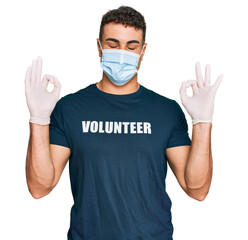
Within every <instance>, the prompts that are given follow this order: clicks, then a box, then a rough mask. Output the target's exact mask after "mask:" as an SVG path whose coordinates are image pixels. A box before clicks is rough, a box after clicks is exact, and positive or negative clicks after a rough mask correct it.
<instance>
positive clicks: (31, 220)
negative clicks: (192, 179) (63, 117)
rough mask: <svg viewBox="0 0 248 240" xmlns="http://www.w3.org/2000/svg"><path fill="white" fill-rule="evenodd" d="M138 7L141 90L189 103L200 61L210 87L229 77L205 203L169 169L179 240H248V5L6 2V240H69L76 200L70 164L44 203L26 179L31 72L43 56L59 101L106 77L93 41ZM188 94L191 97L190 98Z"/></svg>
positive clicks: (217, 118)
mask: <svg viewBox="0 0 248 240" xmlns="http://www.w3.org/2000/svg"><path fill="white" fill-rule="evenodd" d="M122 4H124V5H128V6H131V7H134V8H135V9H136V10H138V11H139V12H141V13H142V14H143V15H144V16H145V19H146V22H147V35H146V42H147V43H148V46H147V49H146V54H145V56H144V59H143V62H142V64H141V68H140V71H139V78H138V81H139V83H140V84H142V85H144V86H145V87H147V88H150V89H152V90H154V91H155V92H157V93H159V94H162V95H164V96H166V97H169V98H172V99H175V100H176V101H177V102H178V103H179V104H180V105H181V107H182V109H183V110H184V113H185V114H186V117H187V121H188V125H189V133H190V136H191V134H192V126H191V119H190V116H189V115H188V113H187V112H186V110H185V108H184V107H183V106H182V104H181V101H180V95H179V88H180V86H181V83H182V81H186V80H188V79H195V63H196V62H197V61H198V60H199V61H200V63H201V67H202V72H203V74H204V69H205V65H206V64H208V63H209V64H211V69H212V71H211V76H212V79H211V83H212V84H213V82H214V81H215V80H216V79H217V77H218V76H219V74H221V73H223V74H224V78H223V81H222V83H221V85H220V87H219V89H218V91H217V94H216V97H215V109H214V115H213V128H212V153H213V161H214V172H213V179H212V185H211V188H210V192H209V194H208V196H207V198H206V199H205V200H204V201H203V202H198V201H196V200H194V199H192V198H190V197H188V196H187V195H186V194H185V193H184V191H183V190H182V189H181V188H180V186H179V184H178V182H177V181H176V178H175V176H174V175H173V173H172V172H171V170H170V169H169V170H168V175H167V179H166V184H167V192H168V194H169V196H170V197H171V200H172V216H173V219H172V221H173V224H174V228H175V229H174V239H175V240H209V239H214V240H215V239H216V240H219V239H225V240H227V239H228V240H229V239H230V240H233V239H239V240H243V239H244V240H245V239H248V233H247V214H248V208H247V203H248V197H247V196H248V194H247V183H248V181H247V180H248V179H247V175H248V174H247V169H248V164H247V161H248V157H247V155H248V154H247V143H248V141H247V134H248V129H247V103H248V101H247V89H248V83H247V82H248V71H247V69H248V35H247V22H248V14H247V7H246V6H245V4H246V1H241V0H236V1H222V0H219V1H218V0H215V1H212V0H208V1H202V0H188V1H185V0H181V1H179V0H174V1H119V0H115V1H109V0H105V1H94V0H91V1H75V0H70V1H57V0H56V1H52V0H50V1H48V0H43V1H34V0H32V1H31V0H30V1H28V0H22V1H17V0H16V1H13V0H12V1H11V0H8V1H7V0H6V1H1V3H0V24H1V28H0V29H1V39H0V42H1V44H0V77H1V80H0V82H1V94H0V98H1V99H0V100H1V101H0V104H1V109H0V111H1V118H0V121H1V124H0V126H1V169H0V171H1V172H0V184H1V205H0V212H1V214H0V216H1V239H5V240H11V239H25V240H34V239H35V240H44V239H46V240H57V239H58V240H65V239H66V234H67V231H68V229H69V221H70V209H71V206H72V204H73V199H72V195H71V190H70V182H69V172H68V164H67V165H66V168H65V170H64V172H63V174H62V176H61V179H60V181H59V183H58V185H57V186H56V188H55V189H54V190H53V191H52V192H51V193H50V194H49V195H47V196H45V197H44V198H41V199H38V200H36V199H34V198H33V197H32V196H31V195H30V193H29V192H28V188H27V185H26V178H25V161H26V151H27V144H28V138H29V122H28V120H29V111H28V108H27V105H26V99H25V93H24V77H25V73H26V69H27V67H28V66H29V65H30V64H31V62H32V60H33V59H34V58H36V57H37V56H39V55H40V56H42V58H43V74H45V73H47V74H54V75H55V76H57V77H58V79H59V81H60V82H61V84H62V90H61V95H60V96H61V97H62V96H64V95H66V94H68V93H71V92H75V91H77V90H79V89H81V88H84V87H86V86H88V85H89V84H91V83H95V82H98V81H99V80H100V79H101V74H102V69H101V68H100V66H99V62H100V59H99V57H98V52H97V45H96V38H97V37H98V33H99V26H100V21H101V17H102V15H103V14H104V13H105V12H106V11H108V10H110V9H113V8H117V7H119V6H120V5H122ZM189 94H190V91H189Z"/></svg>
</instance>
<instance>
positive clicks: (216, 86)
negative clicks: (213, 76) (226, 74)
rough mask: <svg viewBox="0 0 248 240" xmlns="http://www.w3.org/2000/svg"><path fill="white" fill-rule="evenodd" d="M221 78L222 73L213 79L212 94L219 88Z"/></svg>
mask: <svg viewBox="0 0 248 240" xmlns="http://www.w3.org/2000/svg"><path fill="white" fill-rule="evenodd" d="M222 79H223V74H221V75H219V77H218V78H217V80H216V81H215V83H214V85H213V86H212V91H213V94H214V95H215V94H216V91H217V89H218V88H219V86H220V83H221V81H222Z"/></svg>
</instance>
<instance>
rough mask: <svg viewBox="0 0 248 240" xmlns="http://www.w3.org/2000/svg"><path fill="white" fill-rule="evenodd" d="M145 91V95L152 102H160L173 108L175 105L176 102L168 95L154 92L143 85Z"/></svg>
mask: <svg viewBox="0 0 248 240" xmlns="http://www.w3.org/2000/svg"><path fill="white" fill-rule="evenodd" d="M144 88H145V90H146V93H147V96H148V97H149V98H150V99H149V100H150V101H152V102H153V103H154V104H162V105H164V106H167V107H170V108H175V107H177V102H176V101H175V100H174V99H172V98H169V97H166V96H164V95H162V94H161V93H158V92H155V91H153V90H151V89H149V88H146V87H144Z"/></svg>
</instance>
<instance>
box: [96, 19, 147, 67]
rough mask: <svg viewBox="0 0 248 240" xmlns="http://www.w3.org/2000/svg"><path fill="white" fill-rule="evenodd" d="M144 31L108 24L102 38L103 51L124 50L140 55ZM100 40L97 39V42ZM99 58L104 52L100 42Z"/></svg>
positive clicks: (141, 58)
mask: <svg viewBox="0 0 248 240" xmlns="http://www.w3.org/2000/svg"><path fill="white" fill-rule="evenodd" d="M142 34H143V31H142V29H137V30H136V29H135V28H134V27H131V26H127V27H125V26H124V25H123V24H120V23H114V22H111V23H108V24H106V25H104V28H103V36H102V42H101V44H102V49H122V50H126V51H130V52H134V53H137V54H140V53H141V51H142V47H143V46H142ZM98 41H99V39H97V42H98ZM146 45H147V44H146V43H145V46H144V49H143V52H142V55H141V56H140V59H139V63H138V66H137V69H139V67H140V63H141V61H142V60H143V56H144V53H145V49H146ZM98 51H99V57H100V58H101V57H102V51H101V48H100V45H99V42H98Z"/></svg>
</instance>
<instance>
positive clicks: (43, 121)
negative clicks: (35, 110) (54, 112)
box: [29, 115, 50, 125]
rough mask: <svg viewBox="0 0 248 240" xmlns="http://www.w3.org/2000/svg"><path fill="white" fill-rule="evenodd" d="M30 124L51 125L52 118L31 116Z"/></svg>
mask: <svg viewBox="0 0 248 240" xmlns="http://www.w3.org/2000/svg"><path fill="white" fill-rule="evenodd" d="M29 122H31V123H36V124H39V125H48V124H50V116H47V115H45V116H41V117H33V116H30V118H29Z"/></svg>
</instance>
